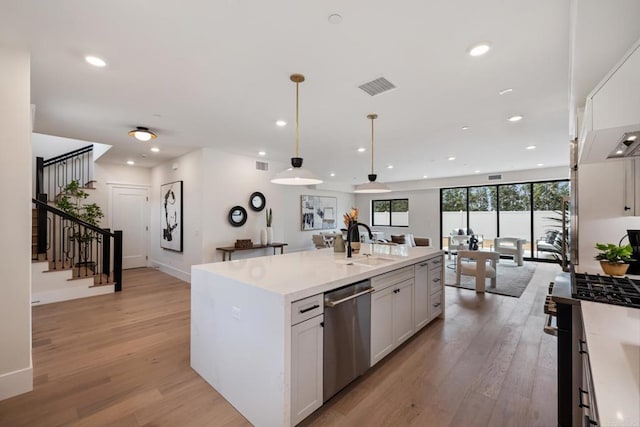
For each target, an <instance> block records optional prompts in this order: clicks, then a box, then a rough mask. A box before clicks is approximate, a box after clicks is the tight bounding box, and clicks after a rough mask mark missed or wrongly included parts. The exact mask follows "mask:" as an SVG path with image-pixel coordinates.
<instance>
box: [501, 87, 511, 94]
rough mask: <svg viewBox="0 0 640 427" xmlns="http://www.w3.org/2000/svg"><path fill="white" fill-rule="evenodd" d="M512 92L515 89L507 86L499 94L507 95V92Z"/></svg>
mask: <svg viewBox="0 0 640 427" xmlns="http://www.w3.org/2000/svg"><path fill="white" fill-rule="evenodd" d="M511 92H513V89H511V88H510V87H509V88H506V89H502V90H501V91H500V92H498V95H506V94H508V93H511Z"/></svg>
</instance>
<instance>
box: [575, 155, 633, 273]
mask: <svg viewBox="0 0 640 427" xmlns="http://www.w3.org/2000/svg"><path fill="white" fill-rule="evenodd" d="M626 161H629V160H626ZM623 184H624V164H623V163H622V161H615V160H610V161H607V162H602V163H594V164H580V165H579V166H578V195H579V199H578V206H579V211H578V233H579V237H578V245H579V246H578V250H579V252H578V257H579V262H580V264H579V266H580V267H579V268H580V271H587V272H589V273H599V272H600V271H601V269H600V265H599V264H598V262H597V261H595V260H594V259H593V257H594V256H595V255H596V253H597V250H596V249H595V248H594V246H595V244H596V242H598V243H615V244H617V243H618V242H619V241H620V239H621V238H622V236H624V235H625V234H626V233H627V229H636V230H637V229H640V216H635V217H631V216H623V215H622V212H623V208H624V185H623ZM625 243H626V242H625Z"/></svg>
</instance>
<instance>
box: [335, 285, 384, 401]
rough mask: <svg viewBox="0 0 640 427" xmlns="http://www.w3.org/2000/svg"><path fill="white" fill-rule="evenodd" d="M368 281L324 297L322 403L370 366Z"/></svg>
mask: <svg viewBox="0 0 640 427" xmlns="http://www.w3.org/2000/svg"><path fill="white" fill-rule="evenodd" d="M371 292H373V288H372V287H371V284H370V283H369V280H364V281H361V282H357V283H353V284H351V285H348V286H344V287H342V288H340V289H336V290H334V291H331V292H328V293H326V294H324V356H323V359H324V366H323V368H324V375H323V376H324V378H323V380H324V385H323V400H324V401H325V402H326V401H327V400H329V399H330V398H331V397H332V396H333V395H334V394H336V393H337V392H339V391H340V390H342V389H343V388H344V387H345V386H346V385H347V384H349V383H350V382H351V381H353V380H354V379H355V378H357V377H359V376H360V375H362V374H364V373H365V371H366V370H367V369H369V366H370V364H371V363H370V354H371Z"/></svg>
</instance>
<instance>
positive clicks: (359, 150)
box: [358, 147, 367, 153]
mask: <svg viewBox="0 0 640 427" xmlns="http://www.w3.org/2000/svg"><path fill="white" fill-rule="evenodd" d="M365 151H367V149H366V148H364V147H360V148H358V153H364V152H365Z"/></svg>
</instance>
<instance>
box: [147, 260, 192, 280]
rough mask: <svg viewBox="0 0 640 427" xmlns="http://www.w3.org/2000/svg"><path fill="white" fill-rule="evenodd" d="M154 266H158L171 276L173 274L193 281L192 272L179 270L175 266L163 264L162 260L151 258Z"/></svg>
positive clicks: (151, 264)
mask: <svg viewBox="0 0 640 427" xmlns="http://www.w3.org/2000/svg"><path fill="white" fill-rule="evenodd" d="M149 264H150V266H151V267H152V268H157V269H158V270H160V271H162V272H163V273H166V274H168V275H169V276H173V277H175V278H177V279H180V280H184V281H185V282H187V283H191V273H187V272H186V271H182V270H178V269H177V268H175V267H171V266H170V265H167V264H163V263H161V262H158V261H155V260H151V262H150V263H149Z"/></svg>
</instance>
